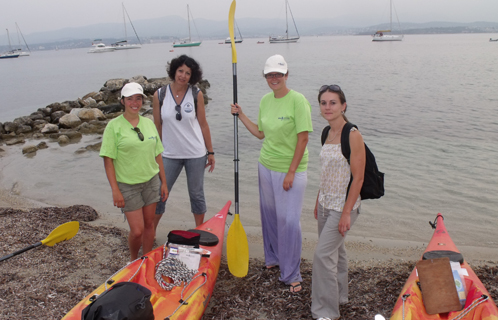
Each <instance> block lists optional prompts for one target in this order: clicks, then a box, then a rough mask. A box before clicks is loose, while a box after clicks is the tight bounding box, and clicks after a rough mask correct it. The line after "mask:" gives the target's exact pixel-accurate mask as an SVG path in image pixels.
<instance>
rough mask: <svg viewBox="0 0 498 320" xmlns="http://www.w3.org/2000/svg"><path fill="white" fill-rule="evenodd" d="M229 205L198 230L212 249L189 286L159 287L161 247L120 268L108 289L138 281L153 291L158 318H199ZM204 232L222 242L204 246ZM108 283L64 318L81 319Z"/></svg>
mask: <svg viewBox="0 0 498 320" xmlns="http://www.w3.org/2000/svg"><path fill="white" fill-rule="evenodd" d="M230 205H231V202H230V201H228V202H227V204H226V205H225V206H224V207H223V209H221V211H220V212H218V214H216V215H215V216H214V217H212V218H211V219H209V220H208V221H206V222H204V223H203V224H202V225H200V226H198V227H197V228H195V230H198V231H201V245H200V248H201V249H206V250H209V251H210V252H211V254H210V256H209V257H204V256H203V257H202V258H201V261H200V266H199V269H198V272H197V273H196V274H195V275H194V276H193V277H192V279H193V280H192V281H191V282H190V283H189V284H188V285H186V286H185V287H184V286H177V287H174V288H173V289H172V290H171V291H168V290H164V289H162V288H161V287H160V286H159V285H158V283H157V281H156V279H155V267H156V264H157V263H158V262H160V261H161V260H162V259H163V246H160V247H158V248H156V249H154V250H152V251H151V252H149V253H148V254H147V255H145V256H144V257H142V258H141V259H137V260H135V261H134V262H133V263H131V264H129V265H127V266H126V267H124V268H123V269H121V270H120V271H119V272H118V273H116V274H115V275H114V276H113V277H112V278H111V279H110V280H108V281H106V283H110V284H107V288H110V287H112V285H115V284H116V283H119V282H124V281H130V282H136V283H138V284H140V285H142V286H144V287H146V288H148V289H149V290H150V291H151V292H152V296H151V298H150V301H151V303H152V306H153V308H154V317H155V319H164V318H167V317H169V319H171V320H174V319H189V320H190V319H200V318H201V317H202V315H203V314H204V311H205V310H206V307H207V305H208V303H209V300H210V298H211V295H212V293H213V289H214V285H215V283H216V278H217V277H218V270H219V268H220V262H221V254H222V248H223V238H224V235H225V221H226V218H227V214H228V210H229V208H230ZM202 232H209V233H212V234H214V235H216V236H217V237H218V239H219V242H218V243H217V244H216V245H215V246H203V245H202ZM166 250H167V249H166ZM135 273H136V274H135ZM106 283H104V284H102V285H101V286H100V287H98V288H97V289H96V290H95V291H93V292H92V293H90V294H89V295H88V296H87V297H85V298H84V299H83V300H82V301H80V302H79V303H78V304H77V305H76V306H75V307H74V308H73V309H71V311H69V313H68V314H66V316H64V318H62V319H63V320H69V319H81V313H82V311H83V309H84V308H85V307H86V306H87V305H89V304H90V303H91V300H93V298H92V297H94V296H95V295H99V294H101V293H102V292H104V291H105V290H106ZM91 298H92V299H91ZM180 301H184V302H185V303H181V302H180Z"/></svg>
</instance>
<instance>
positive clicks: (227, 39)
mask: <svg viewBox="0 0 498 320" xmlns="http://www.w3.org/2000/svg"><path fill="white" fill-rule="evenodd" d="M235 26H236V27H237V31H238V32H239V36H240V38H239V39H237V37H236V36H235V37H234V42H235V43H242V40H244V39H242V34H241V33H240V30H239V26H238V25H237V21H235ZM234 34H235V32H234ZM225 43H232V41H231V40H230V37H228V38H226V39H225Z"/></svg>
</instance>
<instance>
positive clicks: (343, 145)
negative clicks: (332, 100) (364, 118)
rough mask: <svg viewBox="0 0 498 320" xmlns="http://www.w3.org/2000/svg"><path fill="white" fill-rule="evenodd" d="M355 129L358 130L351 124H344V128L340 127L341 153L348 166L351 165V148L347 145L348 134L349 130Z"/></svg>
mask: <svg viewBox="0 0 498 320" xmlns="http://www.w3.org/2000/svg"><path fill="white" fill-rule="evenodd" d="M353 127H355V128H356V129H358V127H357V126H356V125H355V124H352V123H351V122H346V124H345V125H344V127H342V132H341V151H342V155H343V156H344V158H346V160H348V164H351V163H350V162H351V161H350V160H351V146H350V145H349V133H350V132H351V129H352V128H353Z"/></svg>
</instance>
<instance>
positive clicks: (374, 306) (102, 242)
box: [0, 189, 498, 320]
mask: <svg viewBox="0 0 498 320" xmlns="http://www.w3.org/2000/svg"><path fill="white" fill-rule="evenodd" d="M73 220H77V221H80V230H79V232H78V234H77V235H76V236H75V237H74V238H72V239H70V240H67V241H63V242H60V243H59V244H57V245H55V246H54V247H46V246H41V247H38V248H35V249H32V250H30V251H27V252H25V253H23V254H20V255H18V256H14V257H12V258H10V259H9V260H6V261H4V262H2V265H1V267H0V301H1V302H2V308H1V310H0V319H9V320H10V319H35V318H40V317H41V316H42V317H43V318H44V319H61V318H62V317H63V316H64V315H65V314H66V313H67V312H68V311H69V310H70V309H71V308H72V307H73V306H74V305H75V304H76V303H78V302H79V301H80V300H81V299H83V298H84V297H85V296H86V295H88V294H89V293H90V292H91V291H93V290H94V289H95V288H96V287H97V286H99V285H100V284H101V283H103V282H104V281H105V280H107V278H108V277H109V276H111V275H112V274H113V273H114V272H116V271H117V270H119V269H120V268H121V267H122V266H123V265H125V264H126V263H127V261H128V248H127V242H126V236H127V230H126V229H124V228H118V227H112V226H103V225H99V224H98V223H96V222H97V221H98V220H99V214H98V213H97V211H95V210H94V209H93V208H91V207H89V206H84V205H74V206H69V207H64V208H61V207H51V206H43V205H41V204H40V203H37V202H33V201H30V200H29V199H23V198H22V197H19V196H16V195H14V194H12V192H11V191H9V190H5V189H3V190H0V222H1V223H0V234H2V243H1V245H0V256H3V255H7V254H9V253H12V252H14V251H16V250H19V249H22V248H24V247H26V246H28V245H30V244H34V243H36V242H38V241H40V240H42V239H44V238H45V237H46V236H47V235H48V234H49V233H50V232H51V231H52V230H53V229H54V228H56V227H57V226H58V225H60V224H62V223H65V222H68V221H73ZM35 226H36V227H35ZM248 237H249V242H250V243H252V244H251V259H250V265H249V272H248V275H247V276H246V277H244V278H236V277H234V276H232V275H231V274H230V272H229V271H228V267H227V264H226V259H222V265H221V268H220V271H219V274H218V280H217V284H216V287H215V290H214V293H213V297H212V299H211V301H210V304H209V306H208V308H207V310H206V313H205V315H204V317H203V319H261V320H263V319H310V318H311V313H310V304H311V299H310V290H311V289H310V287H311V260H310V259H307V258H303V259H302V264H301V272H302V276H303V290H302V291H301V292H299V293H297V294H293V293H291V292H289V289H288V287H287V286H284V285H282V284H281V283H280V282H279V281H278V276H279V272H278V270H269V271H268V270H264V269H263V266H264V260H263V259H262V255H261V254H259V255H257V254H256V255H255V254H254V253H255V252H258V251H257V250H255V248H254V247H255V246H259V245H260V244H258V243H257V242H256V244H254V243H253V241H251V240H252V239H257V237H256V236H255V235H253V234H251V233H248ZM368 242H370V243H368ZM157 245H160V244H157ZM313 245H314V244H313V243H307V242H306V243H305V245H304V247H305V250H303V252H304V251H310V252H312V251H313ZM346 247H347V250H348V252H349V255H350V263H349V274H350V284H349V286H350V294H349V303H347V304H345V305H342V306H341V314H342V316H341V319H356V320H357V319H373V317H374V316H375V314H379V313H380V314H383V315H384V316H389V315H390V312H391V310H392V308H393V306H394V304H395V302H396V299H397V297H398V294H399V292H400V290H401V288H402V286H403V284H404V282H405V280H406V279H407V277H408V275H409V274H410V272H411V270H412V269H413V267H414V265H415V263H416V259H417V257H418V256H420V254H421V252H422V251H423V248H422V247H419V248H417V247H410V246H407V247H404V248H401V247H399V246H398V247H395V246H391V247H390V248H389V246H386V245H382V244H378V245H377V244H375V243H374V242H373V241H366V242H365V241H354V240H353V241H347V242H346ZM306 248H308V250H306ZM367 252H368V254H366V253H367ZM303 256H306V255H304V254H303ZM468 261H469V263H470V264H471V266H472V267H473V269H474V271H475V272H476V274H477V275H478V276H479V277H480V279H481V281H482V282H483V283H484V285H485V286H486V287H487V289H488V291H489V292H490V294H491V296H492V297H493V298H495V299H496V297H498V281H497V280H496V277H495V275H496V274H497V273H498V266H497V263H496V261H492V260H488V259H487V256H486V255H482V256H475V257H474V258H473V259H472V260H468ZM495 302H496V300H495Z"/></svg>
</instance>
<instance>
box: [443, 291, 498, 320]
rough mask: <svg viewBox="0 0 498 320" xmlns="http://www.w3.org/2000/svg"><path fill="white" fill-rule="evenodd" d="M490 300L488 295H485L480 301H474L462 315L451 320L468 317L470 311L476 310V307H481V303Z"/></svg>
mask: <svg viewBox="0 0 498 320" xmlns="http://www.w3.org/2000/svg"><path fill="white" fill-rule="evenodd" d="M488 299H489V297H488V296H487V295H485V294H483V295H482V296H480V297H479V298H478V299H475V300H474V301H472V303H471V304H470V305H469V306H468V307H467V308H465V309H463V311H462V313H460V314H459V315H458V316H456V317H455V318H453V319H451V320H460V319H463V317H464V316H466V315H467V314H468V313H469V312H470V311H472V309H474V308H475V307H477V306H478V305H480V304H481V303H483V302H485V301H486V300H488Z"/></svg>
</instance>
